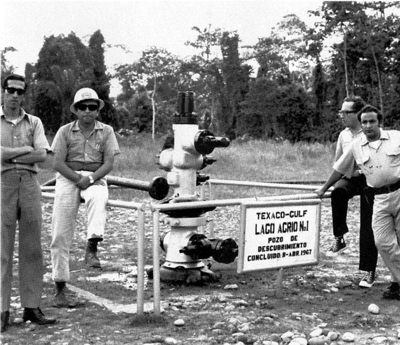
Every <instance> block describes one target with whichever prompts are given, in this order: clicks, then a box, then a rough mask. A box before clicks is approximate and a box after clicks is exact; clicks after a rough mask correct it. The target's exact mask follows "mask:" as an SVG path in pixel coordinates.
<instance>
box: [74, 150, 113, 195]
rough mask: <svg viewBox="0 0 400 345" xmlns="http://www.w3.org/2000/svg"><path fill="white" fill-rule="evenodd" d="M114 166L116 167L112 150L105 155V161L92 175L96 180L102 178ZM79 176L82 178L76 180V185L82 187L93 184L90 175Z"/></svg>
mask: <svg viewBox="0 0 400 345" xmlns="http://www.w3.org/2000/svg"><path fill="white" fill-rule="evenodd" d="M113 167H114V154H113V153H111V152H110V153H107V154H105V155H104V163H103V164H102V165H101V166H100V167H99V168H98V169H97V170H96V171H94V172H93V173H92V174H90V175H91V176H92V177H93V180H94V181H97V180H100V179H101V178H103V177H104V176H106V175H107V174H108V173H110V172H111V171H112V169H113ZM79 176H80V179H79V181H77V182H76V186H77V187H78V188H80V189H86V188H88V187H89V186H90V185H91V183H90V178H89V176H82V175H79Z"/></svg>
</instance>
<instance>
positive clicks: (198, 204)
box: [150, 192, 331, 212]
mask: <svg viewBox="0 0 400 345" xmlns="http://www.w3.org/2000/svg"><path fill="white" fill-rule="evenodd" d="M330 196H331V194H330V192H328V193H325V195H324V196H323V198H330ZM302 199H318V196H317V194H315V193H311V194H295V195H277V196H269V197H257V198H242V199H225V200H223V199H222V200H207V201H192V202H179V203H169V204H151V205H150V209H151V210H152V211H153V212H154V211H156V210H160V211H162V210H164V211H167V210H183V209H193V208H203V207H204V206H208V207H219V206H234V205H240V204H241V203H242V202H245V201H280V200H282V201H283V200H302Z"/></svg>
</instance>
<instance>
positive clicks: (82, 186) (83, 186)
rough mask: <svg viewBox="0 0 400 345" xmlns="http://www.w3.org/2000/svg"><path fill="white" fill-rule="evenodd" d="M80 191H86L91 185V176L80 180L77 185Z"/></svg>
mask: <svg viewBox="0 0 400 345" xmlns="http://www.w3.org/2000/svg"><path fill="white" fill-rule="evenodd" d="M75 185H76V186H77V187H78V188H79V189H82V190H85V189H86V188H88V187H89V186H90V185H91V183H90V180H89V176H81V178H80V179H79V181H78V182H77V183H76V184H75Z"/></svg>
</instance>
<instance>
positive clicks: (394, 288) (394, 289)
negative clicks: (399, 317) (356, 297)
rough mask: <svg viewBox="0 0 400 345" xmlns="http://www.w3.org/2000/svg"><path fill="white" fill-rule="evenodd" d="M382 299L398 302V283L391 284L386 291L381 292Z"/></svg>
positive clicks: (399, 294)
mask: <svg viewBox="0 0 400 345" xmlns="http://www.w3.org/2000/svg"><path fill="white" fill-rule="evenodd" d="M382 297H383V298H385V299H397V300H400V286H399V283H396V282H391V284H390V285H389V287H388V288H387V289H386V291H384V292H383V295H382Z"/></svg>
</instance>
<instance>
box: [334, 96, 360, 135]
mask: <svg viewBox="0 0 400 345" xmlns="http://www.w3.org/2000/svg"><path fill="white" fill-rule="evenodd" d="M365 104H366V103H365V102H364V100H363V99H362V98H361V97H358V96H352V97H346V98H345V99H344V101H343V104H342V108H341V110H340V111H339V116H340V118H341V119H342V122H343V124H344V125H345V127H349V128H357V127H358V126H359V121H358V120H357V113H358V112H359V111H360V110H361V109H362V108H363V107H364V106H365Z"/></svg>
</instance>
